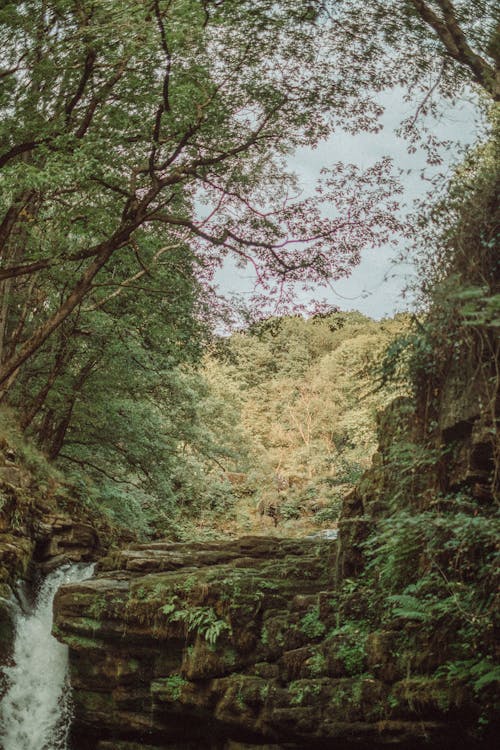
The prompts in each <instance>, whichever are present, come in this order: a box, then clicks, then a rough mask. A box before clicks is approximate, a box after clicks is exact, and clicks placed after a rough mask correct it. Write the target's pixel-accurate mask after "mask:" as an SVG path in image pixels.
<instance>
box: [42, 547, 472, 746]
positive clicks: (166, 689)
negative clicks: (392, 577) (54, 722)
mask: <svg viewBox="0 0 500 750" xmlns="http://www.w3.org/2000/svg"><path fill="white" fill-rule="evenodd" d="M335 555H336V544H335V542H325V541H323V542H319V543H318V542H315V541H313V540H302V541H297V540H277V539H275V540H273V539H270V538H257V537H255V538H252V537H248V538H243V539H240V540H238V541H234V542H224V543H210V544H208V543H204V544H194V543H193V544H166V543H156V544H151V545H140V546H133V547H131V548H130V549H128V550H124V551H122V552H120V553H119V554H117V555H114V556H111V557H108V558H105V559H104V560H103V561H102V562H101V563H100V564H99V572H98V574H97V575H96V576H95V577H94V578H93V579H91V580H89V581H86V582H83V583H80V584H75V585H70V586H64V587H63V588H62V589H60V591H59V593H58V595H57V598H56V602H55V633H56V634H57V635H58V637H59V638H61V639H62V640H63V641H64V642H65V643H67V644H68V645H69V646H70V654H71V673H72V685H73V689H74V701H75V716H76V721H75V727H74V735H75V743H76V746H77V747H78V748H82V750H83V748H92V749H93V748H99V750H108V748H114V749H115V750H132V748H134V749H135V748H136V747H141V748H144V747H148V748H149V747H152V748H167V747H168V748H170V747H178V748H181V747H182V748H191V747H193V748H194V747H196V748H203V747H206V748H240V747H241V748H246V747H253V746H259V747H262V746H264V747H268V748H269V747H273V748H274V747H275V748H280V747H290V748H293V747H295V748H304V747H333V746H334V744H335V746H336V747H337V746H338V747H344V746H346V747H347V746H349V747H350V746H356V745H362V746H365V747H368V746H369V747H370V748H374V747H378V746H379V745H380V746H383V745H386V744H397V745H400V746H405V747H413V746H415V747H420V746H421V744H419V743H422V742H423V741H424V740H428V739H432V740H435V741H436V742H437V743H438V745H437V746H439V747H446V746H449V747H452V746H454V745H453V742H454V741H455V740H456V736H457V733H460V732H461V731H462V728H463V726H464V725H466V724H467V720H468V718H470V716H471V715H472V714H473V713H474V705H473V703H474V702H473V699H472V697H471V695H470V694H469V693H468V692H467V690H465V689H463V688H462V687H460V686H450V685H449V684H447V683H446V681H445V680H432V679H430V678H428V677H427V676H426V675H425V669H426V665H424V664H423V665H422V668H421V670H420V673H419V674H415V675H413V676H412V677H410V678H409V677H408V675H407V670H406V666H405V660H404V658H403V656H402V655H401V654H400V655H399V656H398V655H397V645H398V632H397V629H394V630H391V631H379V632H368V631H367V630H366V629H364V630H363V629H359V630H349V629H346V628H343V627H342V623H339V621H338V614H339V613H338V611H337V610H336V606H335V600H334V591H333V580H332V574H333V571H334V560H335ZM131 743H132V744H131ZM133 743H136V744H133Z"/></svg>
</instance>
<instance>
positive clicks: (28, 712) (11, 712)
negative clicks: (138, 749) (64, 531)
mask: <svg viewBox="0 0 500 750" xmlns="http://www.w3.org/2000/svg"><path fill="white" fill-rule="evenodd" d="M92 571H93V565H65V566H62V567H61V568H58V569H57V570H55V571H53V572H52V573H49V575H48V576H47V578H45V580H44V581H43V583H42V584H41V586H40V589H39V591H38V593H37V597H36V601H35V604H34V605H33V606H32V607H31V608H30V611H28V612H23V611H22V609H21V607H18V608H17V616H16V637H15V643H14V657H13V659H14V666H12V667H5V668H4V670H3V672H4V674H5V675H6V677H7V691H6V693H5V695H4V697H3V699H2V702H1V704H0V747H1V748H2V750H67V740H68V733H69V728H70V724H71V691H70V688H69V682H68V647H67V646H65V645H63V644H62V643H59V642H58V641H57V640H56V639H55V638H54V637H53V636H52V635H51V630H52V602H53V600H54V596H55V593H56V591H57V589H58V588H59V586H61V585H62V584H63V583H71V582H75V581H82V580H84V579H85V578H88V577H89V576H90V575H92Z"/></svg>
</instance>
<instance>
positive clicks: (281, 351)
mask: <svg viewBox="0 0 500 750" xmlns="http://www.w3.org/2000/svg"><path fill="white" fill-rule="evenodd" d="M407 328H408V320H407V318H406V316H400V317H397V318H396V319H394V320H383V321H382V322H375V321H373V320H370V319H369V318H366V317H364V316H363V315H361V314H360V313H341V312H335V311H332V312H330V313H324V314H321V315H315V316H311V317H309V318H304V317H301V316H300V315H296V316H293V317H284V318H269V319H268V320H265V321H262V322H260V323H254V324H253V325H251V326H250V327H249V328H247V329H246V330H243V331H240V332H238V333H234V334H233V335H232V336H231V337H229V338H227V339H223V340H220V341H219V342H218V344H217V346H216V347H215V348H214V350H213V353H212V355H211V357H210V358H209V359H208V360H207V361H206V365H205V370H204V373H205V377H207V378H208V381H209V383H210V384H211V387H212V389H214V388H215V389H217V390H218V392H219V393H220V394H233V395H232V399H231V401H230V400H229V399H228V396H227V395H226V396H224V398H225V401H226V404H227V406H228V407H229V406H230V408H232V409H235V413H236V414H237V417H238V420H239V422H240V423H241V426H242V428H243V430H244V435H245V436H246V440H245V442H244V443H243V444H240V447H239V448H238V447H237V446H236V445H235V452H234V454H233V458H232V459H231V457H229V460H227V461H226V462H225V468H226V471H227V472H228V475H229V477H230V478H231V473H232V472H236V479H237V481H238V483H239V485H237V486H239V489H240V494H241V493H243V495H244V494H245V493H248V494H249V495H250V497H251V501H250V506H251V507H252V506H253V507H255V504H256V503H257V506H258V507H259V508H260V509H261V510H262V511H263V512H264V514H265V513H266V511H268V512H272V513H274V515H275V520H276V521H278V520H279V519H281V520H282V521H286V520H287V519H290V518H299V517H300V516H308V517H309V518H311V517H314V519H315V520H316V521H317V522H321V521H325V522H329V523H330V525H331V524H332V523H333V522H335V521H336V519H337V517H338V513H339V508H340V502H341V498H342V497H343V495H345V494H346V493H347V492H348V491H349V490H350V489H351V488H352V486H353V485H354V483H355V481H356V479H357V478H358V477H359V476H360V474H361V472H362V471H363V469H365V468H367V467H368V466H369V463H370V459H371V456H372V454H373V453H374V451H375V449H376V432H375V415H376V411H377V409H379V408H381V407H382V406H384V405H385V404H386V403H387V402H388V400H389V399H390V398H391V397H393V396H394V395H395V393H396V391H397V389H396V388H394V387H391V388H388V387H386V388H384V389H381V388H379V387H378V386H379V384H378V382H377V381H376V378H375V369H376V365H377V363H378V362H379V360H380V358H381V356H382V352H383V351H384V350H385V348H386V346H387V345H388V344H389V342H391V341H392V339H393V338H394V337H395V336H396V335H397V334H401V333H402V332H403V331H405V330H406V329H407ZM400 390H402V388H400ZM242 447H243V450H244V453H243V454H242V452H241V448H242ZM233 481H234V480H233ZM285 528H287V527H286V524H285ZM288 533H290V527H288Z"/></svg>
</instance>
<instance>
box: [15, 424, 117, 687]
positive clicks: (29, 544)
mask: <svg viewBox="0 0 500 750" xmlns="http://www.w3.org/2000/svg"><path fill="white" fill-rule="evenodd" d="M17 437H18V439H17V440H16V439H14V440H13V439H12V437H11V436H10V435H9V436H8V437H7V436H5V435H0V664H5V663H6V662H8V660H9V658H10V656H11V651H12V644H13V635H14V633H13V627H14V626H13V621H12V615H13V611H12V607H11V605H10V599H11V597H12V592H13V587H14V585H15V584H16V582H17V581H19V580H20V579H24V580H35V579H37V577H39V576H40V575H43V574H44V573H46V572H48V571H50V570H52V569H53V568H55V567H57V566H58V565H60V564H62V563H63V562H69V561H71V562H81V561H88V560H95V559H97V558H98V557H99V556H100V555H102V554H103V553H104V550H105V548H106V547H107V545H108V544H109V541H110V539H111V529H110V528H109V527H108V526H107V524H106V522H105V520H104V519H103V518H102V517H101V518H97V517H96V515H95V514H94V515H93V518H92V519H90V518H87V511H86V509H85V508H84V507H82V505H81V503H79V502H78V500H77V499H76V498H75V497H74V496H73V492H72V488H71V487H69V486H66V485H64V484H63V483H62V480H61V479H58V478H55V476H53V475H50V474H48V473H45V472H46V471H47V470H48V466H47V465H45V464H44V461H43V457H41V456H40V455H35V453H34V451H33V449H31V455H30V456H29V457H27V456H26V454H25V451H24V449H23V448H20V440H21V439H20V438H19V436H17ZM29 458H30V459H31V461H30V460H29ZM1 689H2V684H1V679H0V693H1Z"/></svg>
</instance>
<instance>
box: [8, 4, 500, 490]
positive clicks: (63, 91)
mask: <svg viewBox="0 0 500 750" xmlns="http://www.w3.org/2000/svg"><path fill="white" fill-rule="evenodd" d="M496 22H497V21H496V16H495V4H494V3H493V2H487V1H484V0H481V2H475V3H469V2H462V1H458V0H457V2H455V3H452V2H450V1H449V0H428V1H427V2H426V1H424V0H406V1H405V2H384V3H379V2H377V0H370V2H363V3H362V2H359V0H339V2H329V1H328V0H324V2H320V1H319V0H318V1H314V0H307V1H306V0H293V1H292V0H273V1H272V2H271V1H270V0H269V1H268V0H259V1H258V2H246V1H245V0H243V2H242V1H241V0H217V1H213V2H211V1H209V0H151V1H150V2H142V0H119V1H118V0H109V2H106V3H100V2H95V1H94V0H46V2H43V3H40V2H37V1H36V0H26V2H23V3H17V2H6V3H3V4H2V8H1V9H0V41H1V52H0V82H1V89H0V107H1V109H2V115H3V117H2V122H1V124H0V254H1V256H0V257H1V267H0V382H1V384H2V397H3V399H4V401H6V402H7V403H10V404H11V405H14V406H15V407H16V408H18V409H19V410H20V412H21V420H22V425H23V428H24V429H25V430H26V431H27V432H29V433H30V434H32V435H33V436H35V437H36V439H37V440H38V442H39V444H40V446H41V447H42V448H43V450H44V451H45V452H47V454H48V455H49V456H50V457H51V458H52V459H59V460H63V458H64V460H65V461H66V462H70V463H73V464H75V466H78V467H80V468H82V469H88V470H91V471H94V473H97V474H100V475H102V476H106V475H109V476H107V479H109V481H110V482H111V483H112V484H111V485H110V486H118V487H122V488H123V487H124V488H126V487H132V490H133V492H135V491H138V492H139V495H141V497H142V500H138V502H143V501H144V502H146V503H147V502H148V499H147V498H148V497H149V494H148V493H150V492H151V488H153V487H155V488H156V489H155V493H157V494H159V495H162V496H165V497H166V496H171V495H172V493H173V494H175V493H177V494H178V493H179V491H180V487H184V489H185V488H186V474H187V475H189V474H190V472H189V470H187V469H186V466H187V465H188V464H189V461H187V463H185V464H183V466H184V469H183V470H182V471H181V472H180V473H181V474H182V477H178V476H177V474H178V473H179V472H178V460H179V459H178V456H179V451H180V450H181V448H180V446H184V448H182V450H184V451H186V449H185V446H186V445H189V446H190V448H189V450H188V451H187V454H189V456H192V455H193V453H196V451H197V450H200V451H201V452H202V453H203V454H204V455H209V454H210V453H211V452H212V453H213V451H214V450H215V449H214V447H213V444H212V440H213V436H212V437H210V430H208V429H205V430H204V431H203V430H201V429H200V424H201V423H200V419H199V413H200V412H199V406H200V404H201V403H202V402H203V400H204V396H203V393H205V394H206V393H207V391H206V389H207V385H206V383H203V382H202V380H200V379H199V378H198V376H197V375H195V374H194V373H195V368H196V366H197V365H199V363H200V361H201V359H202V357H203V351H204V346H205V343H206V342H207V341H208V340H210V338H211V336H212V335H213V334H212V332H213V323H214V316H216V315H217V312H216V308H217V306H218V304H219V302H218V300H217V296H216V292H215V290H214V288H213V275H214V272H215V271H216V270H217V269H218V268H220V267H221V265H222V264H224V262H225V259H226V258H228V257H231V258H233V260H234V261H235V262H236V264H237V265H239V266H242V267H249V268H251V269H252V272H253V273H254V275H255V278H256V280H257V282H258V284H259V285H260V292H261V297H260V299H259V301H258V304H259V305H260V306H262V295H263V296H264V298H265V299H266V300H267V302H269V300H271V302H272V304H273V305H276V304H277V303H280V302H283V301H285V302H291V301H292V298H293V292H294V291H296V288H297V285H299V286H300V285H303V286H305V287H307V288H309V289H310V288H311V286H312V285H314V284H317V283H327V282H329V281H330V280H332V279H336V278H340V277H342V276H345V275H348V274H349V272H350V270H351V269H352V268H353V267H354V266H355V265H356V264H357V263H358V262H359V259H360V256H361V253H362V252H363V250H364V249H366V248H377V247H380V246H381V245H383V244H385V243H388V242H393V243H397V242H398V238H399V236H400V234H401V233H404V231H405V227H404V225H403V222H402V219H401V214H400V213H399V202H398V201H399V194H400V190H401V186H400V184H399V181H398V175H397V170H395V169H394V168H393V165H392V164H391V162H390V160H388V159H386V158H383V159H381V160H379V161H378V162H375V163H373V164H371V165H370V166H368V167H366V168H365V169H360V168H359V167H357V166H355V165H352V164H344V163H342V162H337V163H335V164H331V165H325V169H324V170H323V173H322V175H321V178H320V180H319V181H318V184H317V185H316V186H315V191H314V193H313V195H312V196H311V197H305V198H304V197H303V196H302V195H301V192H300V186H299V183H298V181H297V178H296V176H295V175H294V174H293V172H292V170H291V168H290V166H289V161H288V157H289V156H290V155H291V154H293V152H294V150H295V149H297V148H298V147H301V146H309V147H314V146H315V145H316V144H318V143H319V142H320V141H322V140H324V139H326V138H327V137H329V136H331V135H332V134H334V133H335V132H336V131H339V130H343V131H348V132H360V131H373V132H376V131H377V130H378V129H379V128H380V127H381V125H380V117H381V115H382V108H381V106H380V104H379V95H380V92H382V91H384V90H386V89H388V88H391V87H403V88H404V89H405V90H406V91H407V94H408V97H409V101H410V102H411V115H410V117H409V118H408V119H407V120H406V121H404V122H403V123H402V124H401V133H402V134H404V135H405V136H406V137H407V138H408V144H409V148H415V147H416V145H417V144H421V145H423V146H424V147H425V148H427V152H428V158H429V159H430V160H431V161H433V162H437V161H439V158H440V156H439V143H438V140H437V138H436V137H435V134H434V133H433V132H432V129H429V128H430V126H429V125H428V124H426V122H427V121H426V117H427V116H429V115H430V116H431V118H432V116H433V115H436V114H438V112H439V111H440V108H442V102H443V101H444V102H446V101H447V100H448V101H450V100H454V99H456V98H457V97H458V96H460V94H461V92H463V91H464V90H467V91H468V90H470V89H471V88H472V89H474V90H475V91H477V92H480V95H481V96H483V97H484V98H485V99H487V100H488V101H491V100H495V99H497V98H498V76H497V73H496V72H495V71H496V68H495V65H496V64H497V62H498V54H499V36H498V26H497V25H496ZM76 443H79V444H80V445H79V448H76V447H75V446H76ZM195 446H196V448H195ZM118 457H119V458H118ZM189 460H191V459H189ZM138 476H140V481H139V490H138V489H137V477H138ZM166 477H168V480H167V479H165V478H166ZM113 483H114V484H113ZM158 488H162V489H161V490H160V489H158ZM187 494H188V495H189V493H187Z"/></svg>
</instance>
